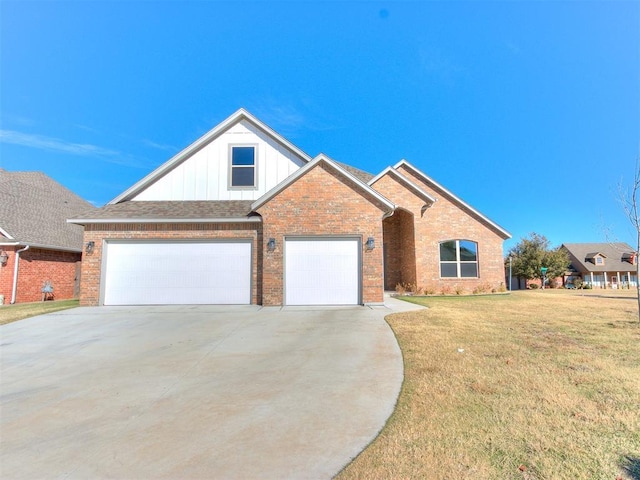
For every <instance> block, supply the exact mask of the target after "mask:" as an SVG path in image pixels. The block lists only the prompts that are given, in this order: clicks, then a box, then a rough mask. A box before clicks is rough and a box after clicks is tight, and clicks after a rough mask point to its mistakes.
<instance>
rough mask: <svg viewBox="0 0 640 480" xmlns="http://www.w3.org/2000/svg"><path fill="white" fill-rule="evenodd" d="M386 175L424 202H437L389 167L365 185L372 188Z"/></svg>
mask: <svg viewBox="0 0 640 480" xmlns="http://www.w3.org/2000/svg"><path fill="white" fill-rule="evenodd" d="M387 174H389V175H391V176H392V177H394V178H395V179H397V180H398V181H399V182H401V183H403V184H404V185H405V186H406V187H407V188H409V189H410V190H413V192H414V193H415V194H417V195H418V196H420V197H422V198H423V199H425V200H426V201H428V202H431V203H435V202H437V201H438V199H437V198H434V197H433V196H431V195H429V194H428V193H427V192H425V191H424V190H423V189H421V188H420V187H419V186H418V185H416V184H415V183H413V182H412V181H411V180H409V179H408V178H407V177H405V176H404V175H402V174H401V173H400V172H398V171H397V170H394V169H393V168H391V167H387V168H385V169H384V170H383V171H382V172H380V173H379V174H378V175H376V176H375V177H373V178H372V179H371V180H369V181H368V182H367V184H368V185H370V186H373V184H374V183H376V182H377V181H378V180H380V179H381V178H382V177H384V176H385V175H387Z"/></svg>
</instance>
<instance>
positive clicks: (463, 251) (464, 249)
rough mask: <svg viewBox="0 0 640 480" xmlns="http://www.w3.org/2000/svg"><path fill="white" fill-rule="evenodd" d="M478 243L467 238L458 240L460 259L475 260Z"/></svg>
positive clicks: (463, 260)
mask: <svg viewBox="0 0 640 480" xmlns="http://www.w3.org/2000/svg"><path fill="white" fill-rule="evenodd" d="M477 252H478V244H477V243H475V242H470V241H468V240H460V261H461V262H475V261H476V260H478V257H477Z"/></svg>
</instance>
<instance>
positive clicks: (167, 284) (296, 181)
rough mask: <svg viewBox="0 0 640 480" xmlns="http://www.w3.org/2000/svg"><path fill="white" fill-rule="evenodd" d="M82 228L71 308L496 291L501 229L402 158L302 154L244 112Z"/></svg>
mask: <svg viewBox="0 0 640 480" xmlns="http://www.w3.org/2000/svg"><path fill="white" fill-rule="evenodd" d="M69 222H71V223H76V224H79V225H84V227H85V233H84V241H85V245H91V246H92V247H93V252H92V253H91V254H87V255H85V256H84V258H83V264H82V288H81V303H82V304H83V305H129V304H261V305H316V304H329V305H330V304H336V305H338V304H353V305H356V304H381V303H383V301H384V290H385V289H389V290H392V289H395V287H396V285H397V284H399V283H406V284H418V285H419V286H422V287H430V288H434V289H438V290H440V289H443V290H446V291H453V289H455V288H458V289H463V290H465V291H468V292H471V291H472V290H473V289H475V288H478V287H483V288H490V289H491V288H493V289H498V288H500V287H501V285H503V282H504V266H503V263H502V243H503V241H504V240H505V239H507V238H510V235H509V233H508V232H506V231H505V230H504V229H503V228H501V227H500V226H498V225H497V224H496V223H494V222H492V221H491V220H489V219H488V218H487V217H485V216H484V215H482V214H481V213H480V212H478V211H477V210H475V209H474V208H473V207H471V206H470V205H468V204H466V203H465V202H463V201H462V200H461V199H460V198H458V197H457V196H455V195H454V194H453V193H451V192H449V191H448V190H447V189H445V188H444V187H443V186H441V185H439V184H438V183H436V182H435V181H433V180H432V179H431V178H429V177H428V176H426V175H425V174H424V173H422V172H421V171H420V170H418V169H417V168H416V167H414V166H413V165H411V164H410V163H408V162H406V161H404V160H402V161H400V162H398V163H397V164H396V165H394V166H393V167H389V168H387V169H385V170H384V171H382V172H381V173H380V174H378V175H376V176H373V175H370V174H368V173H366V172H363V171H361V170H358V169H356V168H353V167H350V166H348V165H345V164H342V163H339V162H336V161H334V160H332V159H330V158H328V157H327V156H325V155H322V154H321V155H318V156H317V157H315V158H311V157H310V156H308V155H307V154H306V153H304V152H303V151H301V150H300V149H299V148H297V147H296V146H294V145H293V144H292V143H290V142H289V141H288V140H286V139H285V138H283V137H281V136H280V135H279V134H277V133H276V132H274V131H273V130H272V129H271V128H269V127H268V126H267V125H265V124H264V123H262V122H261V121H260V120H258V119H257V118H255V117H253V116H252V115H251V114H249V113H248V112H246V111H245V110H242V109H241V110H239V111H237V112H236V113H235V114H233V115H232V116H231V117H229V118H227V119H226V120H225V121H223V122H222V123H221V124H220V125H218V126H217V127H215V128H214V129H213V130H211V131H210V132H208V133H207V134H206V135H204V136H203V137H201V138H200V139H198V140H197V141H196V142H195V143H193V144H192V145H190V146H189V147H187V148H186V149H184V150H183V151H181V152H180V153H178V154H177V155H175V156H174V157H173V158H171V159H170V160H169V161H168V162H166V163H165V164H163V165H162V166H160V167H159V168H157V169H156V170H155V171H153V172H152V173H150V174H149V175H147V176H146V177H145V178H143V179H142V180H140V181H139V182H138V183H136V184H135V185H133V186H132V187H130V188H129V189H128V190H126V191H125V192H123V193H122V194H121V195H119V196H118V197H116V198H115V199H114V200H113V201H111V202H109V203H108V204H107V205H106V206H104V207H103V208H101V209H99V210H97V211H93V212H88V213H87V214H82V215H79V216H76V217H73V218H70V219H69Z"/></svg>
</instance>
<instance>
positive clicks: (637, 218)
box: [618, 158, 640, 322]
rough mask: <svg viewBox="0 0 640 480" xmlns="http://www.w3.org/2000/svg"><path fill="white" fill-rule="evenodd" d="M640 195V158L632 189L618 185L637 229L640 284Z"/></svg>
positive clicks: (623, 204)
mask: <svg viewBox="0 0 640 480" xmlns="http://www.w3.org/2000/svg"><path fill="white" fill-rule="evenodd" d="M639 193H640V158H639V159H638V160H636V170H635V175H634V177H633V182H632V183H631V187H625V186H624V185H623V184H622V182H620V184H619V185H618V197H619V200H620V203H621V204H622V209H623V210H624V213H625V215H626V216H627V218H628V219H629V221H630V222H631V225H633V227H634V228H635V229H636V257H635V258H636V282H637V283H640V261H638V253H640V210H639V209H640V205H638V194H639ZM637 286H638V321H639V322H640V284H639V285H637Z"/></svg>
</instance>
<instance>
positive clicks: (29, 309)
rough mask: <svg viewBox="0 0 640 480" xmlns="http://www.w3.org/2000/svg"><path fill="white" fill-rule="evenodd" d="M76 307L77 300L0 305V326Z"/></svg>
mask: <svg viewBox="0 0 640 480" xmlns="http://www.w3.org/2000/svg"><path fill="white" fill-rule="evenodd" d="M77 306H78V300H58V301H53V302H33V303H17V304H15V305H0V325H4V324H5V323H11V322H15V321H17V320H22V319H24V318H29V317H35V316H36V315H42V314H45V313H51V312H57V311H58V310H66V309H67V308H74V307H77Z"/></svg>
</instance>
